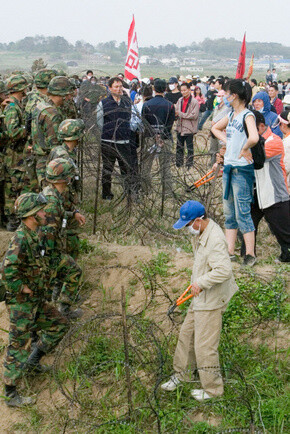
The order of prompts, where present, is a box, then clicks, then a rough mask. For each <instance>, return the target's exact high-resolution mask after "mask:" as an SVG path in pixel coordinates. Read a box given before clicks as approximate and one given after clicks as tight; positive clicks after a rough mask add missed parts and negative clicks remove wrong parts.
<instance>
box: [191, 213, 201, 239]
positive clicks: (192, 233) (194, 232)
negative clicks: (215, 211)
mask: <svg viewBox="0 0 290 434" xmlns="http://www.w3.org/2000/svg"><path fill="white" fill-rule="evenodd" d="M199 218H201V219H202V218H203V215H202V216H201V217H199ZM194 222H195V220H194ZM194 222H193V223H192V224H194ZM200 227H201V223H200V225H199V228H198V229H194V228H193V227H192V225H190V226H187V230H188V232H189V233H190V234H191V235H194V236H195V237H198V236H199V235H200Z"/></svg>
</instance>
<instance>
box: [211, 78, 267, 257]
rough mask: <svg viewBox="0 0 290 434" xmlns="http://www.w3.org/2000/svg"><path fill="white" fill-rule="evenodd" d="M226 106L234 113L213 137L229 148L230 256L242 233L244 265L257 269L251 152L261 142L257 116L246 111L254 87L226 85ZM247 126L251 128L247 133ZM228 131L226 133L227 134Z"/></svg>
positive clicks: (239, 82)
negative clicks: (252, 206) (244, 247)
mask: <svg viewBox="0 0 290 434" xmlns="http://www.w3.org/2000/svg"><path fill="white" fill-rule="evenodd" d="M225 90H226V95H225V96H224V103H225V104H226V105H227V106H229V107H231V108H232V111H231V113H229V114H228V115H227V116H225V117H224V118H223V119H221V120H220V121H219V122H217V123H216V124H215V125H214V126H213V127H212V130H211V131H212V133H213V134H214V135H215V136H216V137H217V139H219V140H221V141H222V142H224V143H225V145H226V152H225V155H224V171H223V190H224V198H223V206H224V215H225V228H226V239H227V242H228V247H229V254H230V256H231V258H232V259H234V258H235V255H234V252H235V242H236V238H237V231H238V229H239V230H240V231H241V233H242V234H243V237H244V240H245V245H246V255H245V257H244V265H248V266H253V265H254V263H255V262H256V257H255V252H254V249H255V227H254V224H253V221H252V217H251V202H252V198H253V185H254V179H255V176H254V165H253V158H252V153H251V151H250V148H251V147H253V146H254V145H255V144H256V143H257V142H258V140H259V135H258V132H257V128H256V122H255V116H254V115H253V113H252V112H251V111H250V110H248V109H247V108H246V106H247V105H248V103H249V102H250V100H251V96H252V90H251V86H250V85H249V84H248V83H246V82H245V81H243V80H238V79H235V80H230V81H229V82H228V83H227V84H226V88H225ZM244 125H246V127H247V133H246V131H245V128H244ZM225 129H226V133H225V132H224V130H225Z"/></svg>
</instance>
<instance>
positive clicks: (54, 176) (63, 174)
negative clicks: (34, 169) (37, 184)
mask: <svg viewBox="0 0 290 434" xmlns="http://www.w3.org/2000/svg"><path fill="white" fill-rule="evenodd" d="M75 173H76V171H75V164H74V163H73V161H72V160H68V159H65V158H56V159H55V160H52V161H50V162H49V163H48V164H47V167H46V181H47V184H48V185H47V186H46V187H44V189H43V191H42V193H43V195H44V196H45V197H46V199H47V205H46V207H45V212H46V213H47V224H46V225H45V226H43V227H41V228H40V230H39V233H40V238H41V240H42V242H43V243H44V245H45V247H46V256H47V260H48V262H49V266H50V269H51V270H53V273H54V275H53V280H52V283H51V287H52V288H53V289H54V288H55V287H58V288H59V290H57V291H55V294H52V296H53V298H54V301H57V303H58V309H59V311H60V312H61V313H62V315H65V316H66V317H67V318H69V319H77V318H80V317H81V316H82V314H83V312H82V310H81V309H80V308H76V309H73V305H74V304H75V302H76V301H77V299H78V292H79V286H80V281H81V276H82V270H81V268H80V267H79V265H78V264H77V263H76V261H75V260H74V259H73V258H72V256H70V255H68V253H67V222H68V219H69V218H74V219H75V220H76V221H77V222H78V223H79V224H80V225H81V226H82V225H83V224H84V223H85V219H84V217H83V216H82V215H81V214H80V213H79V211H78V209H77V208H76V207H74V208H73V209H71V210H70V211H67V210H66V209H65V207H64V204H65V197H66V192H67V191H68V185H69V184H70V183H71V181H72V179H73V178H74V177H75ZM59 283H60V285H59Z"/></svg>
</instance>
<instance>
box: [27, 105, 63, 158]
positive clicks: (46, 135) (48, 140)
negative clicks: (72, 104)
mask: <svg viewBox="0 0 290 434" xmlns="http://www.w3.org/2000/svg"><path fill="white" fill-rule="evenodd" d="M63 120H64V117H63V114H62V113H61V111H60V109H59V108H58V107H56V105H55V104H54V103H53V102H52V101H51V100H50V99H49V100H48V101H40V102H38V103H37V104H36V107H35V109H34V111H33V115H32V121H31V137H32V151H33V154H35V155H39V156H45V155H48V154H49V153H50V151H51V150H52V149H53V148H54V147H55V146H58V145H60V141H59V140H58V136H57V132H58V127H59V124H60V123H61V122H62V121H63Z"/></svg>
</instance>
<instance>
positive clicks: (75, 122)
mask: <svg viewBox="0 0 290 434" xmlns="http://www.w3.org/2000/svg"><path fill="white" fill-rule="evenodd" d="M84 130H85V123H84V121H83V120H82V119H65V120H64V121H62V123H61V124H60V126H59V127H58V138H59V139H60V140H66V141H69V142H70V141H72V140H79V139H80V138H82V136H83V135H84Z"/></svg>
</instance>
